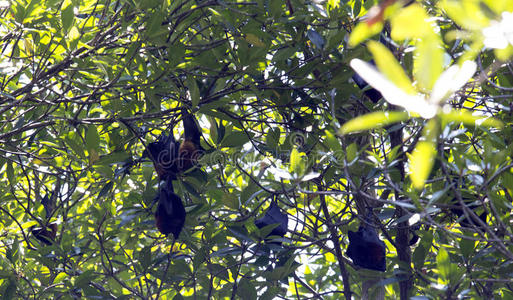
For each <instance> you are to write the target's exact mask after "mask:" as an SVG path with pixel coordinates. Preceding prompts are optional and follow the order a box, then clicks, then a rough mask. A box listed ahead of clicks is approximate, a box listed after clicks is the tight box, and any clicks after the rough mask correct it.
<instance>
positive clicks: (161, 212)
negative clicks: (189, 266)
mask: <svg viewBox="0 0 513 300" xmlns="http://www.w3.org/2000/svg"><path fill="white" fill-rule="evenodd" d="M156 201H157V210H156V211H155V222H156V224H157V228H158V230H159V231H160V232H161V233H162V234H165V235H166V236H167V235H168V234H170V233H172V234H173V236H174V237H175V239H178V237H179V236H180V232H181V231H182V228H183V225H184V223H185V215H186V212H185V207H184V206H183V203H182V199H180V197H178V195H176V194H175V193H174V190H173V184H172V179H171V177H168V178H167V179H166V180H165V182H164V184H163V185H162V186H161V187H159V192H158V194H157V196H156Z"/></svg>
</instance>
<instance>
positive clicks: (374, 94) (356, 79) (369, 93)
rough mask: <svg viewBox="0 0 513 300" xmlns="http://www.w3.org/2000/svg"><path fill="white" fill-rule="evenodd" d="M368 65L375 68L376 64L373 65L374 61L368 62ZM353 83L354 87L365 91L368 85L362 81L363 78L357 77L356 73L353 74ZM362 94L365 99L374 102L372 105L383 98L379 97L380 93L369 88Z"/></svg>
mask: <svg viewBox="0 0 513 300" xmlns="http://www.w3.org/2000/svg"><path fill="white" fill-rule="evenodd" d="M369 63H371V64H372V65H373V66H375V65H376V64H375V63H374V60H371V61H369ZM352 78H353V81H354V82H355V83H356V85H357V86H358V87H359V88H360V89H361V90H363V89H365V88H367V87H368V86H369V84H368V83H367V81H365V80H363V78H362V77H361V76H360V75H358V73H354V75H353V77H352ZM363 94H364V95H365V96H367V97H369V99H370V100H371V101H372V102H374V103H377V102H378V101H379V99H381V98H383V96H382V95H381V93H380V92H379V91H378V90H376V89H375V88H369V89H366V90H364V91H363Z"/></svg>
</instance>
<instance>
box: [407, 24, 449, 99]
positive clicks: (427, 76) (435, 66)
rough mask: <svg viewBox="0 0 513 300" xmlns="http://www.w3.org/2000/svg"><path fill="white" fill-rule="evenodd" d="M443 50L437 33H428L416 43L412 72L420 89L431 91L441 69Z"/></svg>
mask: <svg viewBox="0 0 513 300" xmlns="http://www.w3.org/2000/svg"><path fill="white" fill-rule="evenodd" d="M443 55H444V50H443V46H442V42H441V40H440V37H439V36H438V35H434V34H431V35H428V36H426V37H424V38H422V39H420V41H419V42H418V43H417V45H416V48H415V57H416V59H415V60H414V64H415V67H414V69H413V71H414V72H413V74H414V77H415V79H417V82H418V85H419V87H420V88H421V89H425V90H428V91H431V90H432V89H433V86H434V85H435V82H436V80H437V79H438V77H439V76H440V74H442V71H443Z"/></svg>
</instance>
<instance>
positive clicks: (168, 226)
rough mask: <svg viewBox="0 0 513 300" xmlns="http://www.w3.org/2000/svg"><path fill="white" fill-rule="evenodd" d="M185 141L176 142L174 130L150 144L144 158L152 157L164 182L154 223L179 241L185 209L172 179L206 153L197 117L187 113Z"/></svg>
mask: <svg viewBox="0 0 513 300" xmlns="http://www.w3.org/2000/svg"><path fill="white" fill-rule="evenodd" d="M183 127H184V138H183V141H182V142H181V143H179V142H177V141H175V138H174V136H173V130H172V129H171V132H170V133H169V135H165V134H164V135H162V136H160V138H159V139H158V140H157V141H156V142H153V143H150V144H148V146H147V147H146V150H144V153H143V157H149V158H150V159H151V160H152V162H153V165H154V167H155V171H156V172H157V174H158V176H159V178H160V180H161V183H160V184H159V190H158V193H157V195H156V197H155V202H156V203H157V210H156V211H155V223H156V225H157V229H158V230H159V231H160V232H161V233H162V234H164V235H166V236H167V235H169V234H170V233H172V234H173V236H174V237H175V239H177V238H178V236H179V235H180V232H181V231H182V228H183V225H184V223H185V215H186V212H185V208H184V205H183V203H182V199H180V197H179V196H178V195H177V194H175V193H174V189H173V180H175V179H177V175H178V174H180V173H183V172H185V171H187V170H189V169H190V168H192V167H193V166H194V165H196V163H197V159H198V158H199V157H200V156H201V154H202V153H203V149H202V148H201V146H200V136H201V133H200V131H199V128H198V125H197V124H196V120H195V119H194V117H193V116H192V115H190V114H188V113H184V115H183Z"/></svg>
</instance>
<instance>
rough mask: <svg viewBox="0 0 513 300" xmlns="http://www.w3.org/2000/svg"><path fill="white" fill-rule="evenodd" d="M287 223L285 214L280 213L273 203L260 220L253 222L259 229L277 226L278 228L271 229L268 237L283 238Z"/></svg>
mask: <svg viewBox="0 0 513 300" xmlns="http://www.w3.org/2000/svg"><path fill="white" fill-rule="evenodd" d="M288 222H289V219H288V217H287V214H284V213H282V212H281V210H280V208H279V207H278V205H277V204H276V203H275V202H272V203H271V205H270V206H269V209H268V210H267V212H266V213H265V215H264V216H263V217H262V218H260V219H257V220H255V225H256V226H257V227H258V228H260V229H261V228H263V227H265V226H268V225H271V224H278V226H277V227H275V228H273V230H272V231H271V233H270V234H269V235H268V236H279V237H284V236H285V234H286V233H287V226H288Z"/></svg>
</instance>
